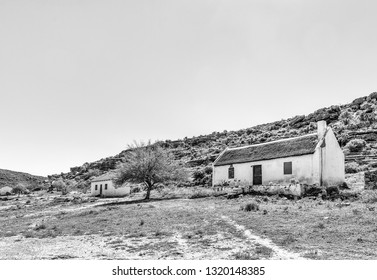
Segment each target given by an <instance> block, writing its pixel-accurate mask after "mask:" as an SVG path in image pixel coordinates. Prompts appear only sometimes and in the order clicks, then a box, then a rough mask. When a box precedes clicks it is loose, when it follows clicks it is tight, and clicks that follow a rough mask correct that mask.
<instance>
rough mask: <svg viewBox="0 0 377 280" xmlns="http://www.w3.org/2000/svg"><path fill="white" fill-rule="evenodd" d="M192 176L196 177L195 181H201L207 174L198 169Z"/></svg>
mask: <svg viewBox="0 0 377 280" xmlns="http://www.w3.org/2000/svg"><path fill="white" fill-rule="evenodd" d="M192 176H193V177H194V181H199V180H201V179H203V178H204V176H205V174H204V172H203V171H201V170H196V171H194V173H193V174H192Z"/></svg>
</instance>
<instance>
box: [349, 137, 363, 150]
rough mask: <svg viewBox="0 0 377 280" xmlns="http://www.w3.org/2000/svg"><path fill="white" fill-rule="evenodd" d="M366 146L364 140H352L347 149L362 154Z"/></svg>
mask: <svg viewBox="0 0 377 280" xmlns="http://www.w3.org/2000/svg"><path fill="white" fill-rule="evenodd" d="M365 146H366V142H365V140H363V139H352V140H351V141H349V142H348V143H347V145H346V148H347V149H348V150H349V151H350V152H361V151H362V150H363V149H364V147H365Z"/></svg>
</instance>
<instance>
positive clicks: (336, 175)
mask: <svg viewBox="0 0 377 280" xmlns="http://www.w3.org/2000/svg"><path fill="white" fill-rule="evenodd" d="M325 143H326V146H325V147H324V148H322V163H323V167H322V168H323V169H322V170H323V171H322V172H323V173H322V182H323V185H324V186H331V185H338V184H341V183H343V182H344V180H345V174H344V173H345V171H344V154H343V151H342V149H341V148H340V146H339V144H338V141H337V139H336V137H335V134H334V132H333V130H332V129H331V128H329V129H328V131H327V134H326V136H325Z"/></svg>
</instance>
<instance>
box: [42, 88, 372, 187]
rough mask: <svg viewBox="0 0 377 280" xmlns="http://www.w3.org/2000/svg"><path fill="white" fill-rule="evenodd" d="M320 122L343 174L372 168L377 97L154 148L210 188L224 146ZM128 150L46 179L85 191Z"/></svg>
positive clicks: (308, 129)
mask: <svg viewBox="0 0 377 280" xmlns="http://www.w3.org/2000/svg"><path fill="white" fill-rule="evenodd" d="M319 120H325V121H326V122H327V124H328V125H330V126H331V127H332V128H333V130H334V132H335V134H336V136H337V138H338V141H339V144H340V145H341V147H342V149H343V151H344V153H345V155H346V172H348V173H354V172H357V171H363V170H368V169H372V168H374V167H377V122H376V120H377V92H373V93H371V94H370V95H369V96H364V97H360V98H357V99H355V100H354V101H352V102H351V103H349V104H345V105H340V106H338V105H334V106H330V107H326V108H322V109H319V110H316V111H315V112H313V113H311V114H309V115H299V116H294V117H292V118H289V119H286V120H280V121H276V122H272V123H267V124H262V125H257V126H254V127H249V128H245V129H241V130H237V131H226V130H224V131H222V132H213V133H211V134H208V135H200V136H197V137H192V138H187V137H186V138H184V139H178V140H174V141H172V140H166V141H161V142H159V144H160V145H161V146H162V147H164V148H165V149H167V150H169V151H170V152H172V153H173V154H174V155H175V157H176V159H177V160H180V161H182V162H183V163H185V164H186V165H187V166H188V167H189V168H190V169H191V171H192V172H193V182H192V183H191V184H192V185H203V186H206V185H209V184H210V183H211V168H210V166H211V163H212V162H213V161H214V160H215V159H216V157H217V156H218V155H219V153H220V152H221V151H222V150H223V149H224V148H225V147H227V146H229V147H234V146H243V145H248V144H257V143H263V142H268V141H272V140H277V139H282V138H289V137H294V136H300V135H305V134H308V133H312V132H315V131H316V126H317V124H316V122H317V121H319ZM126 153H127V150H124V151H122V152H120V153H119V154H117V155H115V156H111V157H108V158H104V159H100V160H98V161H95V162H92V163H85V164H83V165H82V166H78V167H72V168H71V170H70V172H68V173H62V174H59V175H58V174H56V175H51V176H49V179H50V180H56V179H59V178H61V179H63V180H65V181H66V182H67V183H68V184H69V185H71V186H76V187H77V188H79V189H80V188H83V189H85V188H87V187H88V186H89V181H90V179H91V178H93V177H94V176H98V175H100V174H103V173H105V172H107V171H109V170H112V169H115V168H116V166H117V164H118V163H119V162H121V161H122V159H123V158H124V156H125V155H126Z"/></svg>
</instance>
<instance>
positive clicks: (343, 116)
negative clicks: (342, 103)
mask: <svg viewBox="0 0 377 280" xmlns="http://www.w3.org/2000/svg"><path fill="white" fill-rule="evenodd" d="M351 119H352V110H351V109H347V110H345V111H343V112H342V113H340V115H339V120H341V121H342V122H343V123H344V124H345V125H348V124H349V123H350V121H351Z"/></svg>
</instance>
